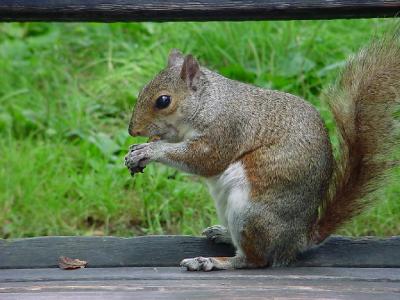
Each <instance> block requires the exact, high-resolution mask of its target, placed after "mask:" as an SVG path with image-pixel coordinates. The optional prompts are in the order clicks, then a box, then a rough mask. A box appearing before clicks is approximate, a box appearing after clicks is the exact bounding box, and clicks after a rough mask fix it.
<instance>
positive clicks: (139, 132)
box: [128, 126, 144, 137]
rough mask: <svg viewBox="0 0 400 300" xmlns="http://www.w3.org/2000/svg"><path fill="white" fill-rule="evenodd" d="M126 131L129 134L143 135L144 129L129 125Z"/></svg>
mask: <svg viewBox="0 0 400 300" xmlns="http://www.w3.org/2000/svg"><path fill="white" fill-rule="evenodd" d="M128 132H129V134H130V135H131V136H133V137H135V136H144V130H141V129H137V128H134V127H133V126H129V129H128Z"/></svg>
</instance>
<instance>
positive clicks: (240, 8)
mask: <svg viewBox="0 0 400 300" xmlns="http://www.w3.org/2000/svg"><path fill="white" fill-rule="evenodd" d="M399 10H400V2H399V1H395V0H385V1H382V0H290V1H286V0H257V1H244V0H243V1H241V0H196V1H192V0H169V1H163V0H134V1H133V0H112V1H111V0H57V1H54V0H1V1H0V21H75V22H76V21H101V22H116V21H213V20H236V21H237V20H293V19H335V18H368V17H370V18H371V17H393V16H396V15H398V12H399Z"/></svg>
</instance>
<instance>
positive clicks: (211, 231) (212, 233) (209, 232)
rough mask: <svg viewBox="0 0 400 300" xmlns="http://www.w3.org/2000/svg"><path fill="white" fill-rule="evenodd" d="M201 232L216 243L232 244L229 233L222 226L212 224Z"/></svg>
mask: <svg viewBox="0 0 400 300" xmlns="http://www.w3.org/2000/svg"><path fill="white" fill-rule="evenodd" d="M202 234H203V235H205V236H206V237H207V239H209V240H211V241H213V242H214V243H216V244H232V239H231V235H230V233H229V231H228V229H226V228H225V227H224V226H221V225H214V226H210V227H207V228H206V229H204V230H203V232H202Z"/></svg>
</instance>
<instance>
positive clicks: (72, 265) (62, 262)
mask: <svg viewBox="0 0 400 300" xmlns="http://www.w3.org/2000/svg"><path fill="white" fill-rule="evenodd" d="M87 264H88V263H87V261H85V260H80V259H77V258H69V257H66V256H60V257H59V258H58V267H59V268H60V269H63V270H76V269H81V268H85V267H86V266H87Z"/></svg>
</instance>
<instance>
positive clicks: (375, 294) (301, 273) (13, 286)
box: [0, 268, 400, 299]
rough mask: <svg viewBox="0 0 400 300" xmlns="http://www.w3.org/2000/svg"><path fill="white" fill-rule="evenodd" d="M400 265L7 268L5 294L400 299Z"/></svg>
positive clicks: (1, 275) (0, 285)
mask: <svg viewBox="0 0 400 300" xmlns="http://www.w3.org/2000/svg"><path fill="white" fill-rule="evenodd" d="M399 283H400V269H395V268H392V269H346V268H284V269H261V270H260V269H259V270H235V271H220V272H211V273H205V272H187V271H181V270H179V269H178V268H109V269H82V270H77V271H62V270H57V269H36V270H1V271H0V298H1V299H54V298H57V299H82V298H84V299H100V298H101V299H109V298H118V299H132V298H134V299H136V298H137V299H232V298H233V299H265V298H266V297H268V298H275V297H277V298H280V299H321V298H323V299H377V298H379V299H398V296H399V293H400V284H399Z"/></svg>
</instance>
